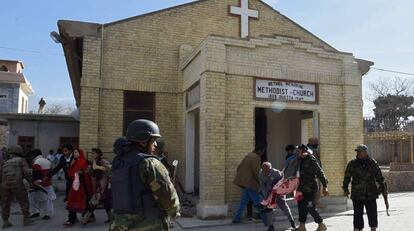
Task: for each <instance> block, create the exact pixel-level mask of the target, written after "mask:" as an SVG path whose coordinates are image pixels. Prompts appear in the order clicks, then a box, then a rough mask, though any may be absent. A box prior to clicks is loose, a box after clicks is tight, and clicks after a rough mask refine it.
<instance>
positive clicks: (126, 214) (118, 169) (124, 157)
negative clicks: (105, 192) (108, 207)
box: [109, 120, 180, 231]
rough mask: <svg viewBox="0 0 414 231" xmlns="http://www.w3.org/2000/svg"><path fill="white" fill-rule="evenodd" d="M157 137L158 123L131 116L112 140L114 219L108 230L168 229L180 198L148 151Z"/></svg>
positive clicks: (151, 150)
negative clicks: (122, 133)
mask: <svg viewBox="0 0 414 231" xmlns="http://www.w3.org/2000/svg"><path fill="white" fill-rule="evenodd" d="M158 137H161V135H160V132H159V128H158V126H157V125H156V124H155V123H154V122H152V121H149V120H135V121H133V122H132V123H131V124H130V125H129V126H128V129H127V134H126V138H127V139H128V141H127V142H126V141H125V139H124V138H120V139H118V140H117V141H115V144H114V152H115V154H116V157H115V158H114V161H113V162H112V187H111V188H112V197H113V212H114V220H113V222H112V223H111V225H110V227H109V230H110V231H128V230H131V231H132V230H148V231H159V230H169V227H168V225H167V227H165V224H166V223H167V221H168V218H169V217H178V216H179V215H180V202H179V199H178V196H177V193H176V191H175V188H174V185H173V184H172V182H171V180H170V177H169V176H168V170H167V169H166V168H165V167H164V165H163V164H162V163H161V162H160V161H159V160H158V159H157V157H156V156H153V155H149V154H148V153H153V152H154V151H155V145H154V144H155V141H156V139H157V138H158Z"/></svg>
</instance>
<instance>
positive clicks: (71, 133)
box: [0, 113, 79, 154]
mask: <svg viewBox="0 0 414 231" xmlns="http://www.w3.org/2000/svg"><path fill="white" fill-rule="evenodd" d="M1 121H3V122H6V123H3V126H0V128H2V129H4V130H5V132H6V134H7V142H6V145H7V147H10V146H13V145H20V146H21V147H22V148H23V149H24V150H25V152H27V151H30V150H33V149H37V148H38V149H40V150H41V151H42V152H43V153H44V154H47V153H48V151H49V150H51V149H53V150H55V151H56V149H57V148H59V147H61V146H62V145H63V144H67V143H70V144H72V145H74V146H75V147H77V146H78V145H79V120H78V119H76V118H74V117H73V116H71V115H46V114H21V113H0V123H1Z"/></svg>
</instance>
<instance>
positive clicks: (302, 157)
mask: <svg viewBox="0 0 414 231" xmlns="http://www.w3.org/2000/svg"><path fill="white" fill-rule="evenodd" d="M318 146H319V141H318V139H317V138H311V139H309V142H308V144H307V145H304V144H301V145H298V146H296V147H295V146H294V145H291V144H290V145H287V146H286V148H285V150H286V157H285V163H284V168H283V170H282V171H279V170H278V169H275V168H272V164H271V163H270V162H262V157H263V155H264V154H265V152H266V147H267V145H266V144H260V143H259V144H257V145H256V147H255V149H254V150H253V151H252V152H251V153H249V154H247V155H246V156H245V158H244V159H243V160H242V161H241V163H240V164H239V166H238V168H237V174H236V177H235V179H234V184H236V185H237V186H239V187H241V188H242V197H241V200H240V204H239V207H238V209H237V210H236V212H235V214H234V216H233V223H236V224H237V223H240V222H241V220H242V215H243V210H244V209H245V208H246V206H248V204H249V201H250V202H251V203H252V204H253V205H254V207H255V208H256V209H257V211H258V213H259V216H260V218H261V220H262V222H263V224H264V225H265V226H266V227H267V230H268V231H272V230H275V226H274V209H275V208H277V207H278V208H280V209H281V210H282V211H283V213H284V214H285V216H286V217H287V219H288V220H289V222H290V225H291V228H292V230H295V231H306V230H307V229H306V220H307V216H308V214H310V215H311V216H312V217H313V219H314V221H315V222H316V223H317V224H318V227H317V229H316V231H325V230H327V226H326V224H325V223H324V221H323V219H322V217H321V216H320V214H319V212H318V209H317V208H324V207H325V205H323V204H322V203H321V201H320V197H321V194H323V195H324V196H329V191H328V186H327V185H328V180H327V178H326V176H325V174H324V171H323V170H322V163H321V161H320V155H319V147H318ZM367 151H368V147H367V146H366V145H358V146H357V148H356V149H355V152H356V154H357V155H356V158H355V159H353V160H351V161H350V162H349V163H348V165H347V167H346V171H345V177H344V180H343V190H344V195H345V196H346V197H349V196H350V197H351V199H352V201H353V206H354V224H353V226H354V231H362V230H363V228H364V220H363V213H364V207H365V208H366V210H367V214H368V223H369V226H370V227H371V231H375V230H377V227H378V220H377V203H376V199H377V198H378V196H379V194H380V193H387V192H386V184H385V182H384V177H383V176H382V173H381V170H380V168H379V166H378V164H377V162H376V161H375V160H374V159H372V158H370V157H369V155H368V152H367ZM351 181H352V193H350V191H349V189H348V187H349V184H350V182H351ZM377 185H379V188H378V187H377ZM288 194H292V195H293V198H294V200H295V201H296V202H297V208H298V214H299V222H300V223H299V226H296V223H295V220H294V218H293V216H292V213H291V210H290V208H289V205H288V204H287V203H286V195H288ZM248 216H251V214H249V213H248Z"/></svg>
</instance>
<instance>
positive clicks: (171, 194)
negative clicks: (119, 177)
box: [109, 158, 180, 231]
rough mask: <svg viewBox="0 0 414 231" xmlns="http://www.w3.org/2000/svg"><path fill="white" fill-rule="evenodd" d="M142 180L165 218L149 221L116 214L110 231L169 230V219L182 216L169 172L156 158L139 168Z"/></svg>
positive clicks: (137, 216) (135, 216) (129, 215)
mask: <svg viewBox="0 0 414 231" xmlns="http://www.w3.org/2000/svg"><path fill="white" fill-rule="evenodd" d="M139 170H140V171H139V172H140V176H139V177H140V178H141V179H142V181H143V183H144V184H145V185H147V186H148V187H149V188H150V189H151V192H152V194H153V196H154V198H155V200H156V201H157V202H158V204H159V206H160V208H161V209H162V210H163V211H164V213H165V214H164V217H162V218H160V219H159V220H148V219H145V218H143V217H140V216H139V215H136V214H114V220H113V222H112V223H111V225H110V227H109V230H110V231H127V230H130V231H133V230H136V231H138V230H146V231H159V230H169V228H168V225H165V224H168V220H169V217H177V216H179V214H180V202H179V199H178V195H177V193H176V191H175V188H174V185H173V184H172V182H171V180H170V177H169V175H168V170H167V169H166V168H165V167H164V165H163V164H162V163H161V162H160V161H159V160H157V159H156V158H146V159H144V160H143V161H142V163H141V164H140V166H139Z"/></svg>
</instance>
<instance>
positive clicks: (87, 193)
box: [65, 149, 94, 226]
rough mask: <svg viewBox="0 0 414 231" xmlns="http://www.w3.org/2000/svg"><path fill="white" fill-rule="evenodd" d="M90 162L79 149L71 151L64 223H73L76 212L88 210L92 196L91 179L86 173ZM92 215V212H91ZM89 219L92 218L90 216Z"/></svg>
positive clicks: (75, 220) (92, 217) (83, 212)
mask: <svg viewBox="0 0 414 231" xmlns="http://www.w3.org/2000/svg"><path fill="white" fill-rule="evenodd" d="M89 166H90V164H89V162H88V160H87V159H86V158H85V154H84V153H83V151H82V150H80V149H75V150H74V151H73V160H72V163H71V165H70V167H69V168H68V175H69V177H70V178H71V180H72V182H73V185H72V188H71V189H70V191H69V196H68V202H67V204H66V209H67V210H68V211H69V216H68V221H67V222H66V223H65V225H68V226H70V225H73V224H75V223H76V222H77V221H78V218H77V215H76V214H77V213H81V214H85V213H86V212H87V211H88V210H89V206H88V202H89V200H90V198H91V196H92V193H93V192H92V180H91V177H90V176H89V174H88V168H89ZM92 215H93V214H92ZM89 219H94V216H91V217H90V218H89Z"/></svg>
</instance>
